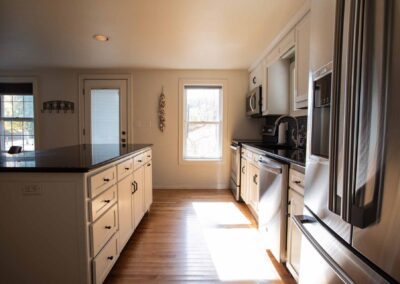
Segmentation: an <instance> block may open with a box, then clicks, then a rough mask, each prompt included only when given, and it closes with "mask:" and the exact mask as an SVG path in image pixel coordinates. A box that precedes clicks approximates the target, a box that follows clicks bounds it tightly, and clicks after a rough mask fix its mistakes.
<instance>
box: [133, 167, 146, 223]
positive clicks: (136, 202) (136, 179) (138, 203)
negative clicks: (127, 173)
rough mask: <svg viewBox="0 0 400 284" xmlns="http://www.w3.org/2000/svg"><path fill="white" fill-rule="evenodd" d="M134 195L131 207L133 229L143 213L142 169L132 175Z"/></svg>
mask: <svg viewBox="0 0 400 284" xmlns="http://www.w3.org/2000/svg"><path fill="white" fill-rule="evenodd" d="M133 183H134V193H133V199H132V207H133V212H134V215H135V218H134V219H135V228H136V227H137V226H138V225H139V223H140V221H141V220H142V218H143V216H144V213H145V205H144V167H140V168H139V169H137V170H136V171H135V172H134V173H133Z"/></svg>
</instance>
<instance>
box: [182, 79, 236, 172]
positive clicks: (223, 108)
mask: <svg viewBox="0 0 400 284" xmlns="http://www.w3.org/2000/svg"><path fill="white" fill-rule="evenodd" d="M190 86H193V87H202V86H204V87H218V88H220V89H221V90H220V92H221V93H220V95H221V103H220V112H221V113H220V114H221V118H220V122H198V123H207V124H219V125H220V127H221V130H220V135H219V136H220V145H221V158H218V159H212V158H205V159H197V158H194V159H191V158H186V157H185V150H186V148H185V147H186V133H187V130H186V126H187V125H188V122H187V121H185V118H186V113H185V112H186V96H185V88H186V87H190ZM227 97H228V93H227V81H226V80H223V79H221V80H216V79H180V80H179V164H180V165H188V164H223V163H226V156H227V154H226V149H227V146H226V143H227V140H228V139H227V125H228V124H227V118H228V115H227V113H228V108H227V101H228V99H227ZM191 123H195V122H191Z"/></svg>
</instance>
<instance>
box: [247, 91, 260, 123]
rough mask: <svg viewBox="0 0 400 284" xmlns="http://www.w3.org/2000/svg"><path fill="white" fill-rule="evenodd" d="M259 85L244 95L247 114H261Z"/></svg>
mask: <svg viewBox="0 0 400 284" xmlns="http://www.w3.org/2000/svg"><path fill="white" fill-rule="evenodd" d="M261 107H262V92H261V85H260V86H257V87H255V88H254V89H253V90H251V91H250V92H248V93H247V96H246V114H247V115H249V116H261V115H262V111H261Z"/></svg>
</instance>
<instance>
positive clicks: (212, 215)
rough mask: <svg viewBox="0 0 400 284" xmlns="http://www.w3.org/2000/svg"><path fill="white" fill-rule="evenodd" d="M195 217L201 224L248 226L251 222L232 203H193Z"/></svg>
mask: <svg viewBox="0 0 400 284" xmlns="http://www.w3.org/2000/svg"><path fill="white" fill-rule="evenodd" d="M193 208H194V210H195V212H196V215H197V217H198V218H199V220H200V222H201V223H203V224H209V225H211V224H215V225H250V224H251V222H250V221H249V220H248V219H247V218H246V216H244V214H243V213H242V212H240V210H239V209H238V208H237V207H236V206H235V204H234V203H232V202H193Z"/></svg>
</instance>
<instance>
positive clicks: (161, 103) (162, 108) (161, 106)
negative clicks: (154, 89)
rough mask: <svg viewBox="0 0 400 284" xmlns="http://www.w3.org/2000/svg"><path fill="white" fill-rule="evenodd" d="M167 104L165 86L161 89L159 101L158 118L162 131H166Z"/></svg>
mask: <svg viewBox="0 0 400 284" xmlns="http://www.w3.org/2000/svg"><path fill="white" fill-rule="evenodd" d="M166 105H167V101H166V100H165V95H164V86H163V87H162V89H161V95H160V99H159V102H158V119H159V124H158V127H159V128H160V130H161V132H164V129H165V107H166Z"/></svg>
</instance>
